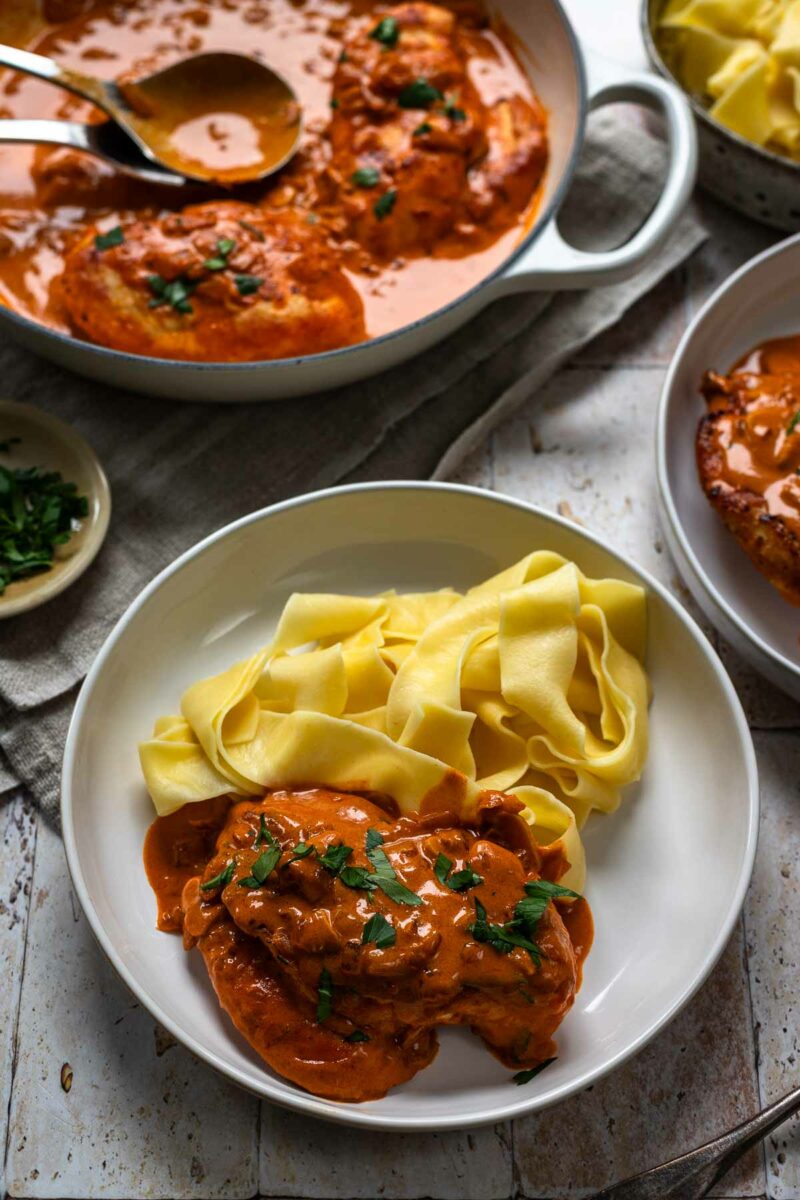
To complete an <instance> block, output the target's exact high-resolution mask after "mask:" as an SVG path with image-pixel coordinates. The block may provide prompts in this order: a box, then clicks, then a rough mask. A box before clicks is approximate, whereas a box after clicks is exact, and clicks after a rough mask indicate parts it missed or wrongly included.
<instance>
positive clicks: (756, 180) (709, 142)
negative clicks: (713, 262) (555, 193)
mask: <svg viewBox="0 0 800 1200" xmlns="http://www.w3.org/2000/svg"><path fill="white" fill-rule="evenodd" d="M664 2H665V0H642V7H641V29H642V38H643V39H644V45H645V50H646V51H647V57H648V59H649V60H650V64H651V66H653V67H654V68H655V69H656V71H658V73H659V75H661V76H663V78H664V79H668V80H669V81H670V82H671V83H675V84H677V86H678V87H680V86H681V85H680V82H679V81H678V80H677V79H676V78H675V76H674V75H673V74H672V72H671V71H670V69H669V67H668V66H667V64H666V63H665V62H664V59H663V58H662V57H661V53H660V51H659V49H658V46H657V44H656V40H655V36H654V30H655V27H656V21H657V18H658V14H659V12H660V11H661V9H662V8H663V7H664ZM681 90H683V89H681ZM684 95H686V96H687V99H688V100H689V103H690V104H691V106H692V110H693V112H694V115H695V120H696V124H697V141H698V150H699V161H698V173H697V181H698V183H699V184H700V186H701V187H702V188H704V189H705V190H706V191H708V192H710V193H711V194H712V195H713V196H716V197H717V199H719V200H722V201H723V202H724V203H725V204H727V205H729V206H730V207H731V208H735V209H736V210H737V212H741V213H744V214H745V216H748V217H752V218H753V219H754V220H756V221H761V222H762V224H764V225H769V226H771V227H772V228H773V229H781V230H783V231H784V232H786V233H795V232H796V231H797V230H798V229H800V163H797V162H794V161H793V160H792V159H791V158H787V157H786V156H785V155H783V154H773V153H772V152H771V151H770V150H764V149H763V148H762V147H761V146H756V145H755V144H754V143H753V142H748V141H747V140H746V139H745V138H743V137H740V136H739V134H738V133H734V132H733V130H731V129H727V128H726V127H725V126H724V125H720V123H719V121H715V120H714V118H713V117H712V116H711V115H710V113H709V112H708V109H707V108H705V107H704V105H703V104H702V103H701V102H700V101H699V100H698V99H697V98H696V97H695V96H691V95H689V94H688V93H686V92H684Z"/></svg>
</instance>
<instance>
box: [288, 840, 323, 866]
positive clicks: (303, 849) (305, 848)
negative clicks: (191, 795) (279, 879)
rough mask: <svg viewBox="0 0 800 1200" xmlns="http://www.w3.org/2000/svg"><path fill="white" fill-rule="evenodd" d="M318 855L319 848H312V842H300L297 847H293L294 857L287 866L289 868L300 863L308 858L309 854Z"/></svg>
mask: <svg viewBox="0 0 800 1200" xmlns="http://www.w3.org/2000/svg"><path fill="white" fill-rule="evenodd" d="M316 853H317V848H316V846H312V844H311V842H298V843H297V845H296V846H293V847H292V857H291V858H290V859H289V862H287V864H286V866H287V867H288V866H289V863H293V862H299V860H300V859H301V858H308V856H309V854H316Z"/></svg>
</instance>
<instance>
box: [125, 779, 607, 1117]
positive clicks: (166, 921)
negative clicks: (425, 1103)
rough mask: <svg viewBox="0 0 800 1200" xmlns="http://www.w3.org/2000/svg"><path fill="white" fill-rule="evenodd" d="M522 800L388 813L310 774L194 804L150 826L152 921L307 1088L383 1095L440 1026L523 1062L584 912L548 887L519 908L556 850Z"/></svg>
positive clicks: (554, 872)
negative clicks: (201, 966) (462, 810)
mask: <svg viewBox="0 0 800 1200" xmlns="http://www.w3.org/2000/svg"><path fill="white" fill-rule="evenodd" d="M519 809H520V805H519V802H518V801H516V800H514V798H513V797H510V796H505V795H503V794H501V793H485V794H484V795H483V797H482V799H481V801H480V803H479V805H478V811H477V813H476V816H475V818H474V820H472V821H470V822H466V823H465V822H463V821H461V820H459V819H458V818H457V817H456V816H455V815H454V814H453V813H451V812H448V811H447V810H446V809H442V808H441V807H439V806H438V805H437V806H435V807H433V808H432V807H431V806H430V805H425V806H423V812H422V813H420V814H417V815H414V816H398V815H397V813H396V810H395V808H394V805H393V804H392V803H391V802H390V801H388V800H386V799H383V798H380V797H366V796H362V795H349V794H344V793H339V792H332V791H329V790H326V789H322V788H307V789H303V790H301V791H298V792H287V791H274V792H268V793H267V794H266V795H265V796H264V797H263V799H260V800H259V799H248V800H238V799H236V800H229V799H228V798H221V799H217V800H210V801H205V802H202V803H197V804H189V805H186V806H185V807H184V808H182V809H180V810H179V811H178V812H176V813H174V814H172V815H171V816H168V817H163V818H159V819H158V820H156V821H155V822H154V824H153V825H152V826H151V828H150V830H149V832H148V835H147V839H146V843H145V850H144V858H145V867H146V870H147V875H148V879H149V880H150V883H151V885H152V887H153V889H154V891H155V894H156V902H157V911H158V926H159V928H160V929H163V930H165V931H171V932H182V935H183V942H184V946H185V947H186V949H187V950H189V949H192V948H193V947H196V948H197V949H198V950H199V951H200V953H201V954H202V956H203V959H204V961H205V964H206V968H207V970H208V973H209V976H210V978H211V981H212V983H213V985H214V988H215V990H216V992H217V996H218V998H219V1001H220V1004H221V1005H222V1007H223V1008H224V1009H225V1011H226V1012H227V1013H228V1015H229V1017H230V1018H231V1020H232V1021H233V1023H234V1025H235V1026H236V1027H237V1029H238V1030H239V1031H240V1032H241V1033H242V1034H243V1036H244V1037H245V1038H246V1039H247V1040H248V1041H249V1043H250V1044H251V1046H252V1047H253V1048H254V1049H255V1050H256V1051H257V1052H258V1054H260V1055H261V1057H262V1058H263V1059H264V1060H265V1061H266V1062H267V1063H268V1064H269V1066H271V1067H272V1068H273V1069H274V1070H275V1071H277V1072H278V1073H279V1074H281V1075H283V1076H285V1077H286V1078H287V1079H290V1080H292V1081H293V1082H295V1083H297V1084H299V1085H300V1086H302V1087H304V1088H306V1089H307V1090H309V1091H311V1092H314V1093H315V1094H317V1095H321V1096H326V1097H330V1098H332V1099H336V1100H346V1101H364V1100H370V1099H376V1098H378V1097H380V1096H383V1095H385V1093H386V1092H387V1091H388V1090H389V1089H390V1088H391V1087H393V1086H395V1085H397V1084H399V1083H402V1082H403V1081H405V1080H408V1079H410V1078H411V1077H412V1076H413V1075H415V1074H416V1073H417V1071H419V1070H420V1069H422V1068H423V1067H425V1066H426V1065H427V1064H428V1063H429V1062H431V1060H432V1059H433V1057H434V1056H435V1054H436V1051H437V1046H438V1044H437V1035H436V1029H437V1027H438V1026H439V1025H468V1026H470V1027H471V1028H472V1030H473V1031H474V1032H475V1033H476V1034H477V1035H478V1036H479V1037H481V1038H482V1039H483V1041H484V1042H485V1044H486V1046H487V1047H488V1049H489V1050H490V1051H491V1052H492V1053H493V1054H495V1055H496V1057H498V1058H499V1059H500V1061H501V1062H503V1063H504V1064H505V1065H506V1066H508V1067H509V1068H512V1069H514V1070H524V1069H526V1068H532V1067H535V1066H537V1065H538V1064H540V1063H542V1062H544V1061H545V1060H547V1059H550V1058H552V1057H553V1055H554V1053H555V1049H554V1043H553V1035H554V1033H555V1031H556V1029H557V1028H558V1026H559V1024H560V1023H561V1021H562V1019H563V1018H564V1016H565V1015H566V1013H567V1012H568V1011H569V1009H570V1007H571V1006H572V1003H573V1001H574V998H575V995H576V992H577V990H578V988H579V987H580V982H581V970H582V964H583V961H584V958H585V956H586V954H587V953H588V951H589V948H590V945H591V941H592V921H591V914H590V912H589V908H588V905H587V904H586V902H585V901H583V900H581V899H572V898H567V897H565V898H560V897H557V898H555V899H553V898H552V897H551V896H550V895H545V897H544V900H543V903H542V904H541V906H540V910H539V911H538V912H537V913H529V914H528V917H529V920H528V921H527V923H526V922H525V921H521V920H520V919H519V913H520V910H519V909H518V908H517V906H518V905H519V903H520V901H522V900H523V898H526V897H527V898H528V900H530V899H531V898H532V896H531V891H530V889H531V888H532V887H533V886H534V885H535V883H536V881H538V880H541V879H544V880H548V881H553V882H554V881H556V880H557V879H558V878H560V877H561V876H562V875H563V873H564V871H565V870H566V869H567V867H568V864H567V863H566V862H565V861H564V859H563V855H562V854H561V853H559V852H555V853H553V852H547V851H544V852H543V851H542V850H541V849H540V848H538V847H537V846H536V845H535V843H534V842H533V840H532V839H531V836H530V834H529V832H528V829H527V826H526V825H525V824H524V823H523V822H522V821H521V820H520V819H519V817H518V816H517V814H518V812H519ZM526 884H528V885H529V886H528V889H526ZM515 916H516V919H515ZM534 918H536V919H535V920H534ZM512 921H513V922H514V924H513V925H512V924H511V922H512Z"/></svg>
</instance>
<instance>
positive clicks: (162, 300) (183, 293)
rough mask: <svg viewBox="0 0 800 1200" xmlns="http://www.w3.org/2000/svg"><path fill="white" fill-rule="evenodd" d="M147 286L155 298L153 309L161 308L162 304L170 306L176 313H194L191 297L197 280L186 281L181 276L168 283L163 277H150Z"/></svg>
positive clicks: (151, 302) (151, 305)
mask: <svg viewBox="0 0 800 1200" xmlns="http://www.w3.org/2000/svg"><path fill="white" fill-rule="evenodd" d="M147 284H148V287H149V288H150V291H151V292H152V293H153V296H154V297H155V298H154V299H153V300H151V301H150V307H151V308H159V307H160V305H162V304H170V305H171V306H172V307H173V308H174V309H175V311H176V312H179V313H190V312H192V306H191V304H190V303H189V297H190V296H191V294H192V292H193V291H194V289H195V288H196V287H197V283H196V281H195V280H193V279H185V278H184V277H183V276H180V275H179V276H178V278H177V279H172V280H170V281H169V282H167V280H166V279H164V278H163V277H162V276H161V275H148V277H147Z"/></svg>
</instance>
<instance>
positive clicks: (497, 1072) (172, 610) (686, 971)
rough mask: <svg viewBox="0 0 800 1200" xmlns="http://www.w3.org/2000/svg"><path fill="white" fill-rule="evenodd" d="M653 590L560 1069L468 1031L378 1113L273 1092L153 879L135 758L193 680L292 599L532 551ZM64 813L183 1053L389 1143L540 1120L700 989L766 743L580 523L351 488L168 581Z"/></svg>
mask: <svg viewBox="0 0 800 1200" xmlns="http://www.w3.org/2000/svg"><path fill="white" fill-rule="evenodd" d="M538 548H545V549H553V550H556V551H558V552H560V553H562V554H564V555H565V556H568V557H570V558H572V559H574V560H575V561H576V562H577V563H578V565H579V566H580V567H582V568H583V570H585V571H586V572H588V573H589V574H591V575H595V576H602V575H607V574H611V575H615V576H619V577H620V578H622V579H627V580H632V581H635V582H639V583H642V584H643V585H644V586H645V587H646V588H647V591H648V594H649V624H650V630H649V650H648V663H647V666H648V670H649V672H650V675H651V678H652V681H653V686H654V696H655V699H654V702H653V706H652V747H651V753H650V758H649V762H648V765H647V768H646V772H645V775H644V778H643V780H642V782H641V783H640V784H639V785H637V786H636V787H634V788H632V789H630V791H629V792H628V795H627V797H626V800H625V803H624V805H623V807H622V808H621V809H620V811H619V812H618V813H617V814H615V815H614V816H613V817H610V818H596V819H595V820H594V821H591V822H590V823H589V825H588V827H587V829H586V838H585V840H586V848H587V856H588V866H589V882H588V888H587V895H588V898H589V900H590V902H591V904H592V906H593V909H594V915H595V923H596V940H595V945H594V949H593V950H592V953H591V954H590V956H589V960H588V963H587V968H586V974H585V982H584V985H583V989H582V990H581V992H580V994H579V996H578V1000H577V1003H576V1006H575V1008H574V1010H573V1011H572V1013H570V1015H569V1016H568V1017H567V1019H566V1021H565V1023H564V1025H563V1026H562V1028H561V1030H560V1032H559V1034H558V1045H559V1058H558V1061H557V1062H556V1063H555V1064H554V1065H553V1066H551V1067H550V1068H549V1069H548V1071H546V1072H545V1073H543V1074H542V1075H540V1076H539V1077H538V1078H537V1079H535V1080H534V1081H533V1082H531V1083H530V1084H528V1085H526V1086H524V1087H518V1086H515V1085H514V1084H513V1083H512V1082H511V1078H510V1073H509V1071H508V1070H507V1069H505V1068H503V1067H502V1066H501V1064H500V1063H499V1062H497V1061H496V1060H495V1059H493V1058H492V1056H491V1055H490V1054H489V1052H488V1051H487V1050H486V1049H485V1048H484V1046H483V1045H482V1043H480V1042H479V1041H478V1039H477V1038H474V1037H473V1036H472V1035H471V1034H470V1033H468V1032H467V1031H466V1030H453V1029H448V1030H444V1031H443V1033H442V1037H441V1050H440V1052H439V1055H438V1057H437V1058H436V1060H435V1062H434V1063H433V1064H432V1066H431V1067H429V1068H428V1069H427V1070H425V1071H422V1072H421V1073H420V1074H419V1075H418V1076H417V1077H416V1078H415V1079H413V1080H412V1081H411V1082H410V1083H408V1084H406V1085H404V1086H403V1087H401V1088H398V1089H396V1090H394V1091H393V1092H391V1093H390V1094H389V1095H388V1096H387V1097H385V1099H383V1100H380V1101H375V1102H370V1103H367V1104H362V1105H347V1104H340V1103H335V1102H333V1101H328V1100H322V1099H319V1098H318V1097H315V1096H311V1095H309V1094H307V1093H306V1092H304V1091H302V1090H300V1089H299V1088H297V1087H295V1086H294V1085H293V1084H291V1083H288V1082H287V1081H285V1080H283V1079H281V1078H279V1077H278V1076H276V1075H275V1074H273V1073H272V1072H271V1071H270V1070H269V1068H267V1067H266V1066H265V1065H264V1064H263V1063H262V1062H261V1060H260V1059H259V1058H258V1057H257V1056H256V1055H255V1053H254V1052H253V1051H251V1050H250V1049H249V1047H248V1046H247V1045H246V1043H245V1042H244V1041H243V1040H242V1039H241V1038H240V1037H239V1036H238V1035H237V1034H236V1032H235V1031H234V1029H233V1026H232V1025H231V1024H230V1022H229V1021H228V1019H227V1017H226V1016H225V1015H224V1014H223V1013H222V1011H221V1010H220V1008H219V1005H218V1004H217V1001H216V999H215V997H214V994H213V992H212V989H211V986H210V984H209V981H208V979H207V977H206V974H205V970H204V967H203V964H202V962H201V960H200V958H199V955H197V954H186V953H185V952H184V951H183V949H182V946H181V942H180V939H179V938H176V937H174V936H170V935H167V934H163V933H159V932H157V930H156V928H155V904H154V898H153V895H152V893H151V892H150V889H149V886H148V883H147V880H146V878H145V875H144V870H143V867H142V841H143V838H144V834H145V830H146V829H147V826H148V825H149V823H150V821H151V820H152V819H153V815H154V814H153V812H152V809H151V806H150V802H149V800H148V797H147V794H146V792H145V790H144V786H143V784H142V781H141V779H140V775H139V768H138V761H137V753H136V744H137V741H138V740H139V739H140V738H141V737H142V736H143V735H144V736H146V735H147V734H148V733H149V731H150V728H151V726H152V722H153V719H154V717H156V716H157V715H159V714H161V713H165V712H170V711H173V710H174V709H175V706H176V704H177V702H178V698H179V696H180V693H181V692H182V690H183V689H184V688H185V687H186V686H187V685H188V684H189V683H190V682H192V681H194V680H196V679H198V678H200V677H202V676H204V675H208V674H210V673H213V672H216V671H218V670H221V669H222V668H224V667H226V666H228V665H229V664H230V663H232V662H234V661H235V660H236V659H238V658H241V657H243V656H244V655H246V654H249V653H251V652H252V651H253V649H254V648H255V647H258V646H260V645H262V644H263V643H264V642H266V641H267V639H268V638H269V637H270V635H271V631H272V630H273V628H274V625H275V622H276V619H277V617H278V615H279V613H280V611H281V609H282V607H283V605H284V603H285V601H286V599H287V598H288V596H289V595H290V593H291V592H292V591H294V590H298V589H302V590H320V591H328V592H331V591H346V592H357V593H363V594H370V593H374V592H377V591H382V590H384V589H387V588H391V587H395V588H397V589H399V590H418V589H430V588H439V587H443V586H445V585H452V586H454V587H456V588H466V587H469V586H470V585H472V584H474V583H476V582H478V581H480V580H482V579H484V578H486V577H487V576H488V575H490V574H492V573H493V572H495V571H497V570H498V569H500V568H502V567H505V566H507V565H509V564H511V563H512V562H514V561H516V560H517V559H519V558H521V557H522V556H523V555H525V554H527V553H529V552H530V551H531V550H534V549H538ZM62 814H63V825H64V840H65V844H66V850H67V858H68V862H69V867H70V871H71V873H72V878H73V882H74V885H75V889H76V892H77V894H78V896H79V898H80V902H81V904H82V906H83V908H84V911H85V913H86V915H87V917H88V920H89V922H90V924H91V927H92V929H93V930H94V932H95V934H96V935H97V938H98V940H99V941H100V944H101V946H102V947H103V949H104V951H105V952H106V954H107V955H108V957H109V958H110V960H111V962H112V963H113V964H114V966H115V967H116V969H117V971H118V972H119V974H120V975H121V977H122V979H123V980H124V981H125V983H126V984H127V985H128V986H129V987H130V988H131V990H132V991H133V992H134V993H135V995H136V996H137V997H138V998H139V1000H140V1001H141V1002H142V1003H143V1004H144V1005H145V1006H146V1007H147V1008H148V1009H149V1011H150V1012H151V1013H152V1014H153V1016H154V1017H155V1018H156V1020H158V1021H160V1022H161V1023H162V1024H163V1025H164V1026H165V1027H166V1028H167V1029H168V1030H170V1032H171V1033H173V1034H174V1036H175V1037H177V1038H179V1039H180V1040H181V1041H182V1042H183V1043H184V1044H185V1045H187V1046H188V1047H189V1048H190V1049H191V1050H193V1051H194V1052H195V1053H196V1054H198V1055H199V1056H200V1057H201V1058H203V1059H204V1060H205V1061H206V1062H208V1063H210V1064H211V1065H212V1066H214V1067H216V1068H217V1069H218V1070H220V1071H222V1072H224V1073H225V1074H226V1075H227V1076H229V1077H230V1078H231V1079H233V1080H235V1081H236V1082H237V1083H239V1084H241V1085H243V1086H244V1087H246V1088H249V1089H250V1090H251V1091H253V1092H256V1093H257V1094H259V1095H261V1096H264V1097H266V1098H268V1099H270V1100H272V1101H275V1102H277V1103H279V1104H283V1105H286V1106H287V1107H290V1108H294V1109H298V1110H302V1111H305V1112H307V1113H310V1114H313V1115H316V1116H320V1117H326V1118H328V1119H330V1120H334V1121H339V1122H342V1123H349V1124H354V1125H370V1126H373V1127H377V1128H382V1129H448V1128H465V1127H467V1126H471V1125H477V1124H481V1123H484V1122H490V1121H498V1120H502V1119H504V1118H507V1117H510V1116H513V1115H514V1114H517V1113H522V1112H528V1111H532V1110H535V1109H540V1108H543V1107H545V1106H547V1105H549V1104H553V1103H555V1102H556V1101H558V1100H562V1099H564V1098H565V1097H566V1096H568V1095H570V1094H571V1093H573V1092H575V1091H577V1090H579V1089H581V1088H584V1087H586V1086H587V1085H588V1084H590V1083H592V1082H593V1081H594V1080H596V1079H598V1078H599V1077H600V1076H602V1075H604V1074H605V1073H606V1072H608V1071H610V1070H612V1069H613V1068H614V1067H615V1066H617V1065H618V1064H619V1063H621V1062H622V1061H623V1060H624V1059H626V1058H627V1057H628V1056H629V1055H631V1054H633V1053H634V1052H635V1051H636V1050H638V1049H639V1048H641V1047H642V1046H643V1045H644V1044H645V1043H646V1042H647V1041H648V1040H649V1039H650V1038H651V1037H653V1036H654V1034H655V1033H657V1032H658V1030H659V1029H661V1028H662V1027H663V1026H664V1025H665V1024H666V1022H667V1021H669V1020H670V1019H671V1018H672V1017H673V1016H675V1014H676V1013H677V1012H678V1010H679V1009H680V1008H681V1006H682V1005H683V1004H685V1003H686V1001H687V1000H688V999H689V998H690V997H691V996H692V994H693V993H694V991H695V990H696V988H697V987H698V986H699V985H700V984H701V983H702V982H703V980H704V979H705V978H706V976H707V975H708V973H709V971H710V970H711V968H712V967H713V965H714V963H715V962H716V960H717V958H718V956H719V954H720V952H721V951H722V949H723V947H724V946H725V943H726V941H727V939H728V936H729V934H730V932H731V930H732V928H733V926H734V923H735V921H736V918H737V914H738V912H739V909H740V906H741V904H742V900H743V897H744V894H745V890H746V888H747V884H748V881H749V878H750V872H751V869H752V864H753V856H754V853H755V845H756V830H757V821H758V790H757V780H756V767H755V760H754V755H753V748H752V743H751V740H750V735H749V732H748V729H747V725H746V722H745V719H744V716H743V714H742V710H741V707H740V705H739V702H738V700H737V698H736V694H735V692H734V690H733V688H732V686H731V683H730V681H729V679H728V677H727V675H726V674H725V671H724V670H723V668H722V666H721V665H720V663H719V661H718V659H717V658H716V656H715V654H714V652H713V650H712V649H711V648H710V646H709V644H708V642H707V641H706V639H705V638H704V637H703V635H702V634H701V633H700V631H699V630H698V629H697V628H696V626H695V625H694V624H693V622H692V621H691V619H690V618H689V617H688V616H687V614H686V613H685V611H684V610H683V609H682V608H681V607H680V605H678V604H677V602H676V601H675V600H674V599H673V598H672V597H671V596H670V595H669V594H668V593H667V592H666V591H665V589H664V588H662V587H661V585H660V584H658V583H657V582H655V581H654V580H652V579H650V578H649V577H648V576H646V575H645V574H644V573H643V572H642V571H640V570H639V569H638V568H637V567H636V566H634V564H633V563H631V562H630V561H629V560H627V559H626V558H624V557H623V556H621V555H619V554H616V553H614V552H613V551H611V550H609V549H608V548H607V547H606V546H605V545H603V544H602V543H601V542H600V541H599V540H598V539H595V538H594V537H592V536H591V535H590V534H588V533H586V532H585V531H583V530H581V529H578V528H577V527H576V526H574V525H572V524H570V523H568V522H566V521H564V520H562V519H560V518H559V517H556V516H553V515H551V514H549V513H546V512H543V511H541V510H539V509H535V508H532V507H530V506H528V505H525V504H521V503H519V502H517V501H513V500H509V499H506V498H504V497H502V496H498V495H494V494H491V493H486V492H481V491H478V490H475V489H471V488H465V487H455V486H448V485H444V484H406V483H397V484H367V485H361V486H355V487H347V488H336V489H333V490H331V491H327V492H318V493H316V494H313V495H310V496H305V497H301V498H299V499H297V500H291V501H288V502H286V503H283V504H278V505H275V506H274V507H272V508H269V509H265V510H263V511H262V512H258V513H253V514H251V515H250V516H248V517H244V518H243V519H242V520H240V521H237V522H235V523H234V524H232V525H229V526H227V527H226V528H225V529H223V530H221V531H220V532H219V533H217V534H214V535H213V536H211V537H210V538H207V539H206V540H205V541H204V542H201V543H200V544H199V545H198V546H196V547H195V548H194V549H193V550H190V551H189V552H188V553H186V554H184V555H183V556H182V557H181V558H179V559H178V560H177V561H176V562H175V563H174V564H173V565H172V566H171V567H169V568H168V569H167V570H166V571H164V572H162V573H161V575H159V576H158V577H157V578H156V579H155V580H154V581H153V583H151V584H150V585H149V587H148V588H146V589H145V591H144V592H143V593H142V595H141V596H140V597H139V598H138V599H137V600H136V601H135V603H134V604H133V605H131V607H130V609H129V610H128V612H127V613H126V614H125V616H124V617H123V618H122V619H121V620H120V622H119V623H118V625H117V627H116V628H115V630H114V631H113V633H112V634H111V635H110V637H109V638H108V640H107V642H106V644H105V646H104V647H103V649H102V650H101V652H100V654H99V655H98V658H97V660H96V662H95V664H94V667H93V668H92V670H91V672H90V674H89V676H88V678H87V681H86V683H85V685H84V687H83V690H82V692H81V696H80V699H79V701H78V705H77V707H76V710H75V715H74V718H73V721H72V726H71V728H70V733H69V738H68V741H67V749H66V754H65V759H64V773H63V792H62Z"/></svg>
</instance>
